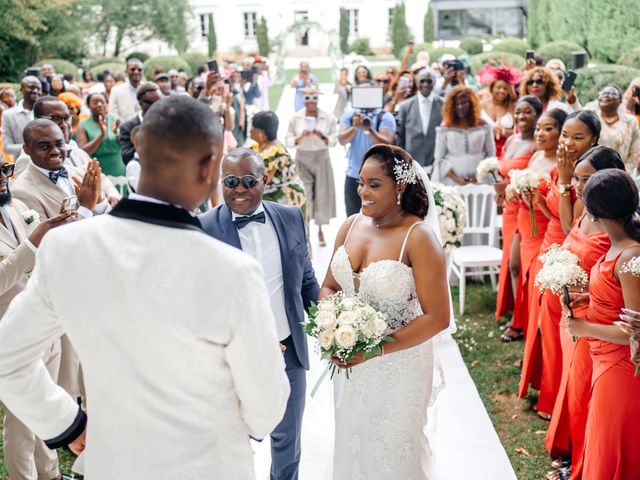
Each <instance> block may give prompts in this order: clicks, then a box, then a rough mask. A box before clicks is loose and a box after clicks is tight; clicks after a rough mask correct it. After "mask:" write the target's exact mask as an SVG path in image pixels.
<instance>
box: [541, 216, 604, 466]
mask: <svg viewBox="0 0 640 480" xmlns="http://www.w3.org/2000/svg"><path fill="white" fill-rule="evenodd" d="M585 218H586V214H585V215H582V216H581V217H580V218H578V219H577V220H576V222H575V223H574V225H573V228H572V229H571V231H570V232H569V235H568V236H567V239H566V240H565V241H564V246H566V247H567V248H568V249H569V250H570V251H571V252H573V253H574V254H575V255H576V256H577V257H578V258H579V259H580V261H579V265H580V267H582V269H583V270H584V271H585V272H587V275H589V274H590V273H591V269H592V268H593V266H594V265H595V264H596V262H597V261H598V259H599V258H600V257H602V256H603V255H604V254H605V253H607V251H608V250H609V248H610V247H611V240H610V239H609V235H607V234H606V233H603V232H598V233H591V234H589V235H585V234H584V233H583V232H582V230H580V225H581V224H582V222H583V221H587V220H585ZM587 310H588V305H585V306H583V307H580V308H575V309H574V311H573V314H574V315H575V317H576V318H584V317H586V315H587ZM558 332H559V337H560V345H561V347H562V377H561V378H560V386H559V389H558V396H557V397H556V400H555V405H554V409H553V413H552V415H551V422H550V424H549V429H548V430H547V436H546V439H545V447H546V449H547V451H548V452H549V454H550V455H551V457H553V458H556V457H559V456H561V455H562V456H566V455H568V454H569V453H571V473H572V475H571V478H580V475H581V472H582V458H583V454H584V434H585V427H586V424H587V414H588V408H589V398H590V396H591V374H592V364H591V354H590V352H589V343H588V342H587V340H586V339H585V338H579V339H577V341H576V342H574V341H573V339H572V338H571V336H570V335H569V334H568V333H567V332H566V325H565V323H564V321H561V322H560V325H559V327H558Z"/></svg>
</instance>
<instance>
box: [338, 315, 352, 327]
mask: <svg viewBox="0 0 640 480" xmlns="http://www.w3.org/2000/svg"><path fill="white" fill-rule="evenodd" d="M356 318H357V316H356V313H355V312H342V313H341V314H340V316H339V317H338V324H339V325H340V326H341V327H342V326H343V325H353V323H354V322H355V321H356Z"/></svg>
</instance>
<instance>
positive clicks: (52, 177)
mask: <svg viewBox="0 0 640 480" xmlns="http://www.w3.org/2000/svg"><path fill="white" fill-rule="evenodd" d="M60 177H63V178H69V172H67V169H66V168H64V167H62V168H61V169H60V170H54V171H53V172H49V179H50V180H51V181H52V182H53V183H55V184H57V183H58V178H60Z"/></svg>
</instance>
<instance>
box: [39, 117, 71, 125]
mask: <svg viewBox="0 0 640 480" xmlns="http://www.w3.org/2000/svg"><path fill="white" fill-rule="evenodd" d="M40 118H46V119H47V120H51V121H52V122H53V123H55V124H57V125H62V124H63V123H71V115H69V116H67V117H60V116H57V115H53V116H49V115H43V116H41V117H40Z"/></svg>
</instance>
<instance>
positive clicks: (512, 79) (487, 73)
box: [478, 63, 522, 86]
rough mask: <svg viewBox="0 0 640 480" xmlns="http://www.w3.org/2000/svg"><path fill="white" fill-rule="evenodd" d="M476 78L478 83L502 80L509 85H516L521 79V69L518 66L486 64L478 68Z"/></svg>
mask: <svg viewBox="0 0 640 480" xmlns="http://www.w3.org/2000/svg"><path fill="white" fill-rule="evenodd" d="M478 78H479V80H480V83H483V84H485V85H487V84H489V83H491V82H493V81H494V80H502V81H504V82H507V83H508V84H509V85H514V86H515V85H518V84H519V83H520V81H521V80H522V71H521V70H520V69H519V68H515V67H508V66H506V65H500V66H498V67H496V66H495V65H490V64H488V63H487V64H486V65H485V66H484V67H482V68H481V69H480V70H478Z"/></svg>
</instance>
